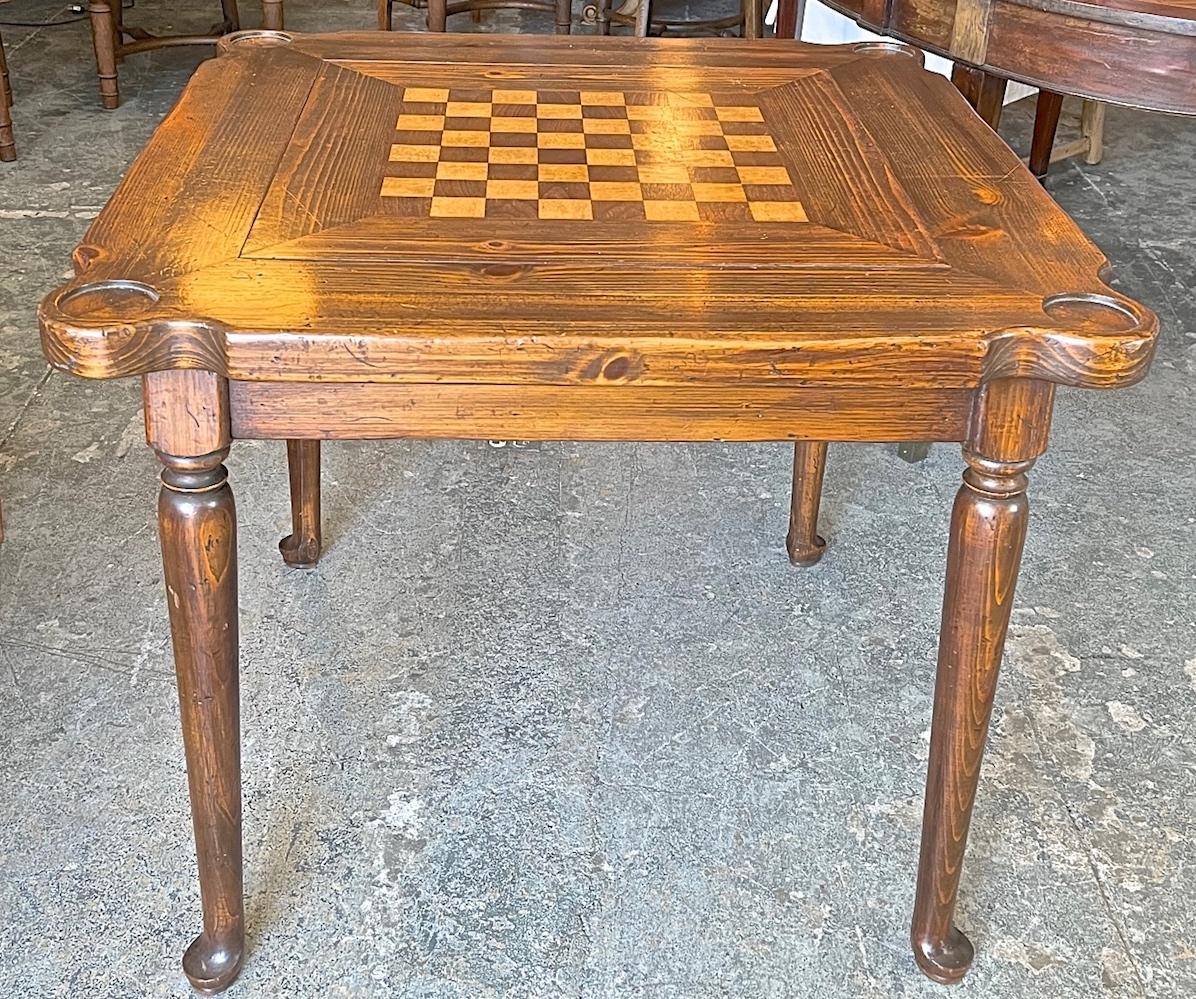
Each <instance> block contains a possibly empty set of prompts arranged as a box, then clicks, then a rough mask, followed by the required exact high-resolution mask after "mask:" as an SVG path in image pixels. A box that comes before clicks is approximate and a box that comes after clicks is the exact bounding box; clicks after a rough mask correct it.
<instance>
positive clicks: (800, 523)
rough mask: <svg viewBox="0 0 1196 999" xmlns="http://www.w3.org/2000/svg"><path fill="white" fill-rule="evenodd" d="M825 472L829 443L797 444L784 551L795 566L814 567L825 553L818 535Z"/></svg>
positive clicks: (802, 442) (810, 442) (805, 442)
mask: <svg viewBox="0 0 1196 999" xmlns="http://www.w3.org/2000/svg"><path fill="white" fill-rule="evenodd" d="M825 471H826V442H825V441H798V442H797V443H796V444H794V445H793V493H792V495H791V497H790V500H789V533H788V535H787V536H786V537H785V548H786V549H787V550H788V552H789V561H790V562H792V563H793V564H794V565H813V564H814V563H815V562H817V561H818V560H819V559H820V558H822V553H823V552H824V551H826V542H825V541H824V540H823V539H822V537H821V536H820V535H819V534H818V505H819V503H820V502H821V501H822V476H823V473H824V472H825Z"/></svg>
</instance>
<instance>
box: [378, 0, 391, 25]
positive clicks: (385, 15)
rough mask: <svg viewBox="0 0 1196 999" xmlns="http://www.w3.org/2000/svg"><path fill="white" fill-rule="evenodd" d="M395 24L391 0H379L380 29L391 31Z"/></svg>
mask: <svg viewBox="0 0 1196 999" xmlns="http://www.w3.org/2000/svg"><path fill="white" fill-rule="evenodd" d="M393 26H394V25H393V17H392V14H391V5H390V0H378V30H379V31H390V30H391V28H392V27H393Z"/></svg>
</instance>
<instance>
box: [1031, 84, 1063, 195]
mask: <svg viewBox="0 0 1196 999" xmlns="http://www.w3.org/2000/svg"><path fill="white" fill-rule="evenodd" d="M1062 110H1063V95H1062V94H1055V93H1052V92H1051V91H1049V90H1040V91H1038V106H1037V109H1036V110H1035V113H1034V138H1033V139H1032V140H1031V142H1030V172H1031V173H1032V174H1034V176H1035V177H1037V178H1038V179H1039V180H1043V179H1044V178H1045V177H1046V175H1047V170H1048V169H1049V168H1050V165H1051V149H1052V148H1053V147H1054V145H1055V131H1056V129H1058V127H1059V112H1060V111H1062Z"/></svg>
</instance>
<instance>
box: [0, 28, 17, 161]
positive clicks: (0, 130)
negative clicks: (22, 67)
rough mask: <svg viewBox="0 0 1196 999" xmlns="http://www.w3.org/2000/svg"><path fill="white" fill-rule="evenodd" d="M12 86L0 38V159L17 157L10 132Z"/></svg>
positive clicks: (13, 139) (14, 142)
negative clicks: (9, 81)
mask: <svg viewBox="0 0 1196 999" xmlns="http://www.w3.org/2000/svg"><path fill="white" fill-rule="evenodd" d="M10 107H12V88H11V87H10V86H9V83H8V63H7V62H6V61H5V59H4V39H3V38H0V160H3V161H4V162H11V161H12V160H15V159H16V158H17V143H16V139H15V138H14V136H13V134H12V115H11V114H10V113H9V111H8V109H9V108H10Z"/></svg>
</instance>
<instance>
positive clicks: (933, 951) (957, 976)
mask: <svg viewBox="0 0 1196 999" xmlns="http://www.w3.org/2000/svg"><path fill="white" fill-rule="evenodd" d="M912 943H913V945H914V960H915V961H917V962H918V967H919V968H921V969H922V974H924V975H925V976H926V977H927V978H929V979H930V980H931V981H932V982H938V983H939V984H940V985H955V984H956V983H957V982H960V981H962V980H963V976H964V975H965V974H967V971H968V968H970V967H971V966H972V959H973V958H974V957H975V956H976V951H975V948H973V947H972V942H971V941H970V940H969V939H968V938H967V937H965V936H964V935H963V934H962V933H961V932H960V931H959V930H958V929H956V928H955V927H954V926H953V927H951V929H950V930H949V931H948V932H947V935H946V937H945V938H942V939H939V938H933V937H922V938H921V939H918V938H914V939H913V941H912Z"/></svg>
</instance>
